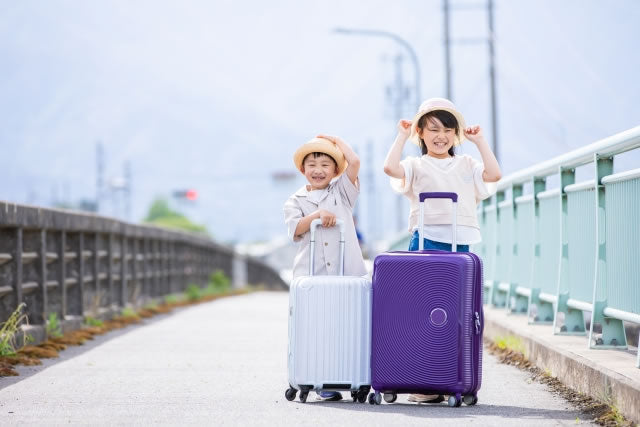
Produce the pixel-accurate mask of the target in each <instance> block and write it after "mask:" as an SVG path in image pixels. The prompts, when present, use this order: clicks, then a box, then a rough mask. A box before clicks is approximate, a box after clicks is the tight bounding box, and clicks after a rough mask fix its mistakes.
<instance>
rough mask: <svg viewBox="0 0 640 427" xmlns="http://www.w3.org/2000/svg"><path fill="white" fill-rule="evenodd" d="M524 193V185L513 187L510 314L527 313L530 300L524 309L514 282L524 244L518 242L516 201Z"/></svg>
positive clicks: (508, 295) (508, 300)
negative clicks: (515, 270) (519, 248)
mask: <svg viewBox="0 0 640 427" xmlns="http://www.w3.org/2000/svg"><path fill="white" fill-rule="evenodd" d="M522 193H523V185H522V184H516V185H512V186H511V216H512V218H513V221H512V224H513V229H512V230H511V234H512V235H513V236H514V238H513V244H512V245H511V253H512V257H511V266H510V267H509V292H508V293H507V308H508V309H509V312H510V313H526V311H527V309H526V303H527V302H528V299H526V300H525V305H524V307H523V306H522V303H523V298H519V297H518V294H516V287H517V286H518V283H517V282H516V281H514V280H513V277H514V274H513V271H514V269H515V268H516V267H515V266H516V260H517V258H518V245H521V244H523V242H519V241H518V239H517V234H516V228H517V226H518V205H517V204H516V199H517V198H518V197H520V196H522Z"/></svg>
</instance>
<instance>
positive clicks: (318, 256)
mask: <svg viewBox="0 0 640 427" xmlns="http://www.w3.org/2000/svg"><path fill="white" fill-rule="evenodd" d="M293 161H294V163H295V165H296V168H297V169H298V170H299V171H300V172H301V173H302V174H303V175H304V176H305V178H306V179H307V181H308V184H307V185H305V186H303V187H302V188H300V189H299V190H298V191H296V192H295V193H294V194H293V195H291V197H289V199H288V200H287V201H286V203H285V204H284V220H285V224H286V225H287V231H288V235H289V238H290V239H291V240H293V241H294V242H298V252H297V254H296V257H295V259H294V261H293V277H294V278H296V277H298V276H304V275H308V274H309V250H310V248H309V240H310V239H309V227H310V225H311V221H313V220H314V219H316V218H320V219H321V220H322V227H319V228H318V230H317V231H316V245H317V248H316V250H315V261H314V266H315V271H314V275H336V274H338V267H339V262H340V260H339V259H338V257H339V254H340V251H339V240H340V238H339V236H340V233H339V230H338V228H337V227H334V226H335V224H336V219H342V220H343V221H344V224H345V254H344V274H345V276H362V275H365V274H366V273H367V271H366V269H365V267H364V262H363V260H362V251H361V250H360V247H359V245H358V238H357V237H356V230H355V225H354V223H353V208H354V206H355V204H356V199H357V198H358V194H359V192H360V190H359V182H358V171H359V170H360V159H359V158H358V156H357V155H356V153H355V152H354V151H353V150H352V149H351V147H350V146H349V145H348V144H347V143H345V142H344V141H343V140H342V139H340V138H338V137H335V136H329V135H318V136H317V137H316V138H314V139H312V140H311V141H309V142H307V143H305V144H303V145H302V146H301V147H300V148H298V150H297V151H296V152H295V154H294V156H293ZM336 177H337V179H335V180H334V178H336ZM332 180H333V182H332Z"/></svg>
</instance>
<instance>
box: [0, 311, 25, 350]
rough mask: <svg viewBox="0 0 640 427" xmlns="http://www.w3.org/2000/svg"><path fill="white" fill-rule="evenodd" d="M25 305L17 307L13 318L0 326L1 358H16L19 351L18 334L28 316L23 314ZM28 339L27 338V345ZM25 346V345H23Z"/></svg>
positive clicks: (12, 314) (12, 315)
mask: <svg viewBox="0 0 640 427" xmlns="http://www.w3.org/2000/svg"><path fill="white" fill-rule="evenodd" d="M24 307H25V303H22V304H20V305H18V307H16V309H15V310H14V311H13V313H11V316H9V318H8V319H7V320H6V322H3V323H1V324H0V356H15V354H16V351H17V349H18V348H17V345H16V334H17V332H18V330H19V329H20V324H21V323H22V321H23V320H26V319H27V315H26V314H22V309H23V308H24ZM26 341H27V337H25V344H26ZM23 345H24V344H23Z"/></svg>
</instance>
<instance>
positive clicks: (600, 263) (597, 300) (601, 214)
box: [589, 153, 627, 349]
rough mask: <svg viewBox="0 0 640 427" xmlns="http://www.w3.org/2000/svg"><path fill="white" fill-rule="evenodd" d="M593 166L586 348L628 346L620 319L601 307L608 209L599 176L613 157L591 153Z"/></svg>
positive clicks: (610, 169)
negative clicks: (592, 239)
mask: <svg viewBox="0 0 640 427" xmlns="http://www.w3.org/2000/svg"><path fill="white" fill-rule="evenodd" d="M593 158H594V163H595V169H596V189H595V202H596V266H595V268H596V274H595V283H594V286H593V312H592V313H591V325H590V326H589V347H590V348H598V349H607V348H623V349H626V348H627V337H626V335H625V332H624V324H623V323H622V320H619V319H612V318H609V317H605V316H604V312H603V310H604V309H605V307H607V300H606V289H607V279H606V278H607V236H606V224H607V218H606V215H607V210H606V202H605V200H606V199H605V186H604V185H603V184H602V178H604V177H605V176H607V175H611V174H613V157H602V158H601V157H600V156H598V154H597V153H596V154H594V155H593ZM596 323H599V324H600V325H601V326H602V336H601V337H599V338H596V337H595V334H594V325H595V324H596Z"/></svg>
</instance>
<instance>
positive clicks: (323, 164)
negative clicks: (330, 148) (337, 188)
mask: <svg viewBox="0 0 640 427" xmlns="http://www.w3.org/2000/svg"><path fill="white" fill-rule="evenodd" d="M302 167H303V168H304V176H305V177H306V178H307V181H309V184H310V187H311V190H322V189H323V188H326V187H327V186H328V185H329V183H330V182H331V180H332V179H333V178H334V177H335V176H336V163H335V161H334V160H333V159H332V158H331V157H329V156H327V155H325V154H323V155H319V156H317V157H313V156H312V155H308V156H307V157H306V158H305V160H304V162H303V163H302Z"/></svg>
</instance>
